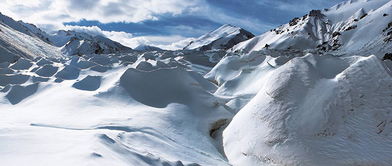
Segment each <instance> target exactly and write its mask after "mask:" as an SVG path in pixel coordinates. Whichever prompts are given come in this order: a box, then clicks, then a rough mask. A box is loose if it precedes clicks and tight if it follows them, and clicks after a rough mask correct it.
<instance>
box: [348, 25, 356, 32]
mask: <svg viewBox="0 0 392 166" xmlns="http://www.w3.org/2000/svg"><path fill="white" fill-rule="evenodd" d="M355 28H357V25H352V26H349V27H348V28H346V29H345V31H349V30H353V29H355Z"/></svg>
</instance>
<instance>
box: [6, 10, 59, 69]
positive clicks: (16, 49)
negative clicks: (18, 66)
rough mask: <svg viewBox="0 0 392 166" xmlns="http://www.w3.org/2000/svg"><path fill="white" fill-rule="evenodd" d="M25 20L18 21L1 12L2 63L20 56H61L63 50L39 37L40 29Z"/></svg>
mask: <svg viewBox="0 0 392 166" xmlns="http://www.w3.org/2000/svg"><path fill="white" fill-rule="evenodd" d="M24 25H25V23H23V22H16V21H14V20H12V19H11V18H9V17H7V16H4V15H1V14H0V54H1V56H0V63H1V62H15V61H16V60H17V59H18V58H19V57H24V58H30V59H33V58H36V57H61V56H62V55H61V52H60V50H59V49H58V48H57V47H54V46H52V45H50V44H48V43H47V42H45V41H44V40H42V38H40V37H39V35H38V34H39V33H37V34H36V33H34V32H35V31H37V32H38V31H39V32H42V31H40V30H39V29H35V31H32V30H31V29H33V28H32V27H31V29H29V28H27V27H25V26H24Z"/></svg>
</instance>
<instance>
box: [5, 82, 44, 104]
mask: <svg viewBox="0 0 392 166" xmlns="http://www.w3.org/2000/svg"><path fill="white" fill-rule="evenodd" d="M38 85H39V84H37V83H36V84H31V85H27V86H21V85H14V86H12V87H11V90H10V91H9V92H8V94H7V95H6V96H5V97H6V98H7V99H8V100H9V102H10V103H11V104H13V105H15V104H18V103H19V102H21V101H22V100H24V99H25V98H27V97H29V96H31V95H33V94H34V93H35V92H37V89H38Z"/></svg>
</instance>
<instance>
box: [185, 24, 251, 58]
mask: <svg viewBox="0 0 392 166" xmlns="http://www.w3.org/2000/svg"><path fill="white" fill-rule="evenodd" d="M253 37H254V35H253V34H252V33H250V32H249V31H246V30H245V29H242V28H240V27H237V26H234V25H231V24H224V25H222V26H221V27H219V28H218V29H216V30H213V31H211V32H209V33H207V34H204V35H203V36H200V37H199V38H197V39H195V40H193V41H191V42H190V43H189V44H188V45H187V46H186V47H185V48H184V49H185V50H200V51H206V50H227V49H230V48H231V47H233V46H234V45H236V44H238V43H240V42H242V41H245V40H248V39H250V38H253Z"/></svg>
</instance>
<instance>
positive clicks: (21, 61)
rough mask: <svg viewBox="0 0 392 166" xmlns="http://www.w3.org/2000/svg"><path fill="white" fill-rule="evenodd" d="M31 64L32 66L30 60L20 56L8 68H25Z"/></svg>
mask: <svg viewBox="0 0 392 166" xmlns="http://www.w3.org/2000/svg"><path fill="white" fill-rule="evenodd" d="M31 66H33V63H32V62H31V61H29V60H27V59H24V58H20V59H19V60H18V61H17V62H16V63H14V64H12V65H11V66H10V68H11V69H14V70H27V69H29V68H30V67H31Z"/></svg>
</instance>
